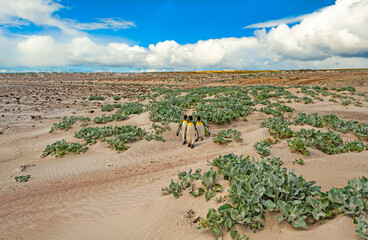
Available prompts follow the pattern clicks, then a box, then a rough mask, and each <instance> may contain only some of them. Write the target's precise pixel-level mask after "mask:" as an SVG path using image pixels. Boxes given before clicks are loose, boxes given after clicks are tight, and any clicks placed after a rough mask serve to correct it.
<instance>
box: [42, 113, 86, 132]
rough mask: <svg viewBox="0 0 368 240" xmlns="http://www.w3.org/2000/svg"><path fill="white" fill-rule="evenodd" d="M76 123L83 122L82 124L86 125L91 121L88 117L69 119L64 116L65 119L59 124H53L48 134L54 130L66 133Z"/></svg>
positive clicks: (72, 117)
mask: <svg viewBox="0 0 368 240" xmlns="http://www.w3.org/2000/svg"><path fill="white" fill-rule="evenodd" d="M78 121H79V122H83V123H87V122H89V121H91V119H90V118H88V117H74V116H71V117H69V118H68V117H66V116H65V117H63V119H62V120H61V121H60V122H58V123H54V124H53V126H52V127H51V129H50V131H49V133H52V132H54V131H56V130H65V131H68V130H69V129H71V128H72V127H73V125H74V124H75V123H76V122H78Z"/></svg>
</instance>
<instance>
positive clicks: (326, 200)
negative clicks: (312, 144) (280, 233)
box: [163, 154, 368, 239]
mask: <svg viewBox="0 0 368 240" xmlns="http://www.w3.org/2000/svg"><path fill="white" fill-rule="evenodd" d="M210 165H212V166H214V167H217V169H218V170H217V173H218V174H216V176H217V177H219V176H223V178H224V180H227V181H229V182H230V188H229V189H228V195H227V197H226V198H227V199H228V201H227V202H226V203H225V204H223V205H222V206H220V207H219V208H217V209H214V208H211V209H209V210H208V213H207V215H206V217H204V218H201V220H200V224H199V227H198V228H199V229H208V230H209V231H210V232H211V233H213V234H215V235H216V236H220V237H221V236H223V234H224V231H229V232H230V236H231V237H232V238H233V239H239V237H240V236H239V232H238V231H237V230H236V226H237V225H242V226H244V227H248V228H250V229H251V230H254V231H256V230H260V229H262V228H263V227H264V219H265V217H266V211H271V212H272V211H275V212H278V213H279V214H278V215H276V216H275V219H276V220H277V221H278V222H280V221H287V222H289V223H290V224H292V226H293V227H295V228H308V225H307V222H316V221H320V220H324V219H330V218H331V217H333V216H335V215H338V214H345V215H347V216H348V217H351V218H353V219H356V218H359V221H358V222H357V224H358V226H357V228H356V232H357V234H358V235H359V236H362V237H366V236H367V228H368V225H367V222H366V219H365V218H364V215H365V214H366V212H367V210H368V203H367V197H368V179H367V178H365V177H362V178H359V179H352V180H349V181H348V184H347V185H346V186H345V187H343V188H332V189H331V190H329V191H327V192H323V191H321V187H320V186H317V185H315V183H316V182H314V181H311V182H307V181H306V180H305V179H304V178H303V176H298V175H296V174H295V172H294V170H292V171H289V172H288V171H287V169H286V168H281V167H280V163H279V161H272V160H269V159H267V160H266V159H261V160H260V161H256V160H255V159H253V160H250V158H249V157H245V158H243V157H242V156H237V155H234V154H228V155H224V156H220V157H218V158H216V159H214V160H213V161H212V162H211V163H210ZM211 171H212V172H211V174H210V175H211V176H214V175H215V172H216V171H215V170H213V169H211ZM190 172H191V171H190ZM179 175H182V176H183V175H185V176H188V174H187V173H186V174H180V173H179ZM189 176H190V177H187V180H185V181H183V180H180V181H178V182H176V183H175V182H173V181H172V186H171V185H170V186H171V187H169V188H164V189H163V191H164V192H170V191H171V192H172V191H176V192H177V193H178V192H180V194H179V193H178V194H174V196H175V195H176V197H180V195H182V194H183V191H184V190H185V189H186V188H189V189H190V190H189V191H190V192H191V193H192V195H193V196H196V194H193V192H194V191H193V190H194V186H193V181H194V180H196V179H200V176H199V175H195V174H194V176H193V177H192V174H190V175H189ZM179 179H180V176H179ZM188 179H189V180H188ZM190 183H191V184H190ZM198 190H199V189H198ZM203 192H204V190H203V189H202V191H201V193H202V194H203ZM362 216H363V217H362ZM242 237H243V238H244V239H246V238H247V237H246V236H242Z"/></svg>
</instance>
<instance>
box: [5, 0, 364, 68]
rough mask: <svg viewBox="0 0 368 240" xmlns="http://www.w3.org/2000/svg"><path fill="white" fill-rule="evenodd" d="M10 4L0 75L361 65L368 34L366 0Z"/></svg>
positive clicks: (40, 0) (23, 0) (35, 0)
mask: <svg viewBox="0 0 368 240" xmlns="http://www.w3.org/2000/svg"><path fill="white" fill-rule="evenodd" d="M27 1H28V2H27ZM9 2H10V3H9ZM11 2H12V1H8V0H0V4H1V5H2V8H3V9H2V10H0V53H2V54H0V55H2V57H0V71H2V72H5V71H12V70H14V71H23V70H36V71H37V70H50V71H52V70H65V71H70V70H71V71H95V70H96V71H97V70H107V71H110V70H111V71H146V70H152V71H155V70H157V71H170V70H207V69H255V70H257V69H298V68H340V67H341V68H345V67H367V63H368V61H367V58H366V57H364V56H367V53H368V46H367V41H368V36H367V34H366V33H365V32H366V31H363V30H359V29H358V27H361V28H362V29H364V21H365V20H367V19H368V16H367V15H368V13H367V11H366V10H367V9H368V3H367V0H337V1H336V2H335V1H330V0H319V1H318V0H309V1H307V0H303V1H290V0H283V1H269V0H264V1H262V3H260V2H259V1H240V0H232V1H219V0H217V1H210V0H202V1H163V0H156V1H147V0H146V1H143V0H135V1H96V0H88V1H87V0H61V1H53V0H32V4H30V2H29V0H18V1H17V2H18V4H15V3H14V2H13V3H11ZM344 14H345V15H344ZM344 17H345V18H344ZM334 18H336V19H334ZM274 20H277V21H276V22H274ZM345 20H346V21H345ZM339 21H344V22H342V24H339ZM346 22H349V24H350V25H349V24H346ZM339 25H340V26H341V27H339ZM247 26H248V27H247ZM249 26H250V27H249ZM333 39H334V40H335V42H330V40H333Z"/></svg>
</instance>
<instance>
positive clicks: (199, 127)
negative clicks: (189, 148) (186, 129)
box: [197, 124, 204, 138]
mask: <svg viewBox="0 0 368 240" xmlns="http://www.w3.org/2000/svg"><path fill="white" fill-rule="evenodd" d="M197 131H198V137H200V138H204V126H203V124H197Z"/></svg>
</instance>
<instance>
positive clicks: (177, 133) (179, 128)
mask: <svg viewBox="0 0 368 240" xmlns="http://www.w3.org/2000/svg"><path fill="white" fill-rule="evenodd" d="M180 130H181V124H180V126H179V127H178V130H176V136H179V132H180Z"/></svg>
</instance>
